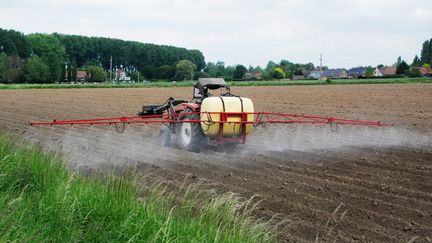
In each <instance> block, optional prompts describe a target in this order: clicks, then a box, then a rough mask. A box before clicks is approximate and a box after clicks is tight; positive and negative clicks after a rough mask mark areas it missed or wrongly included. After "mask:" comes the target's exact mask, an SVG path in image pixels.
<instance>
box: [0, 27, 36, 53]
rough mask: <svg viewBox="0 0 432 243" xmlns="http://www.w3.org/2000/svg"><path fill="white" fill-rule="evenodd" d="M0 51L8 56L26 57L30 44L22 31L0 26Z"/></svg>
mask: <svg viewBox="0 0 432 243" xmlns="http://www.w3.org/2000/svg"><path fill="white" fill-rule="evenodd" d="M0 52H5V53H6V54H7V55H9V56H12V55H17V56H19V57H21V58H27V57H28V56H30V44H29V43H28V42H27V41H26V39H25V36H24V34H23V33H21V32H18V31H15V30H5V29H2V28H0Z"/></svg>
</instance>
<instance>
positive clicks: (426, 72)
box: [418, 67, 432, 77]
mask: <svg viewBox="0 0 432 243" xmlns="http://www.w3.org/2000/svg"><path fill="white" fill-rule="evenodd" d="M418 69H419V71H420V73H421V75H422V76H423V77H432V69H431V68H426V67H419V68H418Z"/></svg>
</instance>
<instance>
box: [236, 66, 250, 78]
mask: <svg viewBox="0 0 432 243" xmlns="http://www.w3.org/2000/svg"><path fill="white" fill-rule="evenodd" d="M246 72H247V68H246V67H245V66H243V65H237V66H236V67H235V71H234V73H233V78H235V79H242V78H243V76H244V74H245V73H246Z"/></svg>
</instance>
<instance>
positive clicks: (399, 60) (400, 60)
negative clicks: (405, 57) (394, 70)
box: [396, 56, 402, 66]
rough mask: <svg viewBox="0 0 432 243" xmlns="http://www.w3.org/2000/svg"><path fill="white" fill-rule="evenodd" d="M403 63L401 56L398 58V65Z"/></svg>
mask: <svg viewBox="0 0 432 243" xmlns="http://www.w3.org/2000/svg"><path fill="white" fill-rule="evenodd" d="M401 63H402V57H401V56H399V57H398V58H397V60H396V66H399V65H400V64H401Z"/></svg>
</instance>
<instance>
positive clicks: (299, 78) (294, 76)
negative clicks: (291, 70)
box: [292, 75, 305, 80]
mask: <svg viewBox="0 0 432 243" xmlns="http://www.w3.org/2000/svg"><path fill="white" fill-rule="evenodd" d="M292 79H293V80H302V79H305V77H304V76H303V75H293V77H292Z"/></svg>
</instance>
